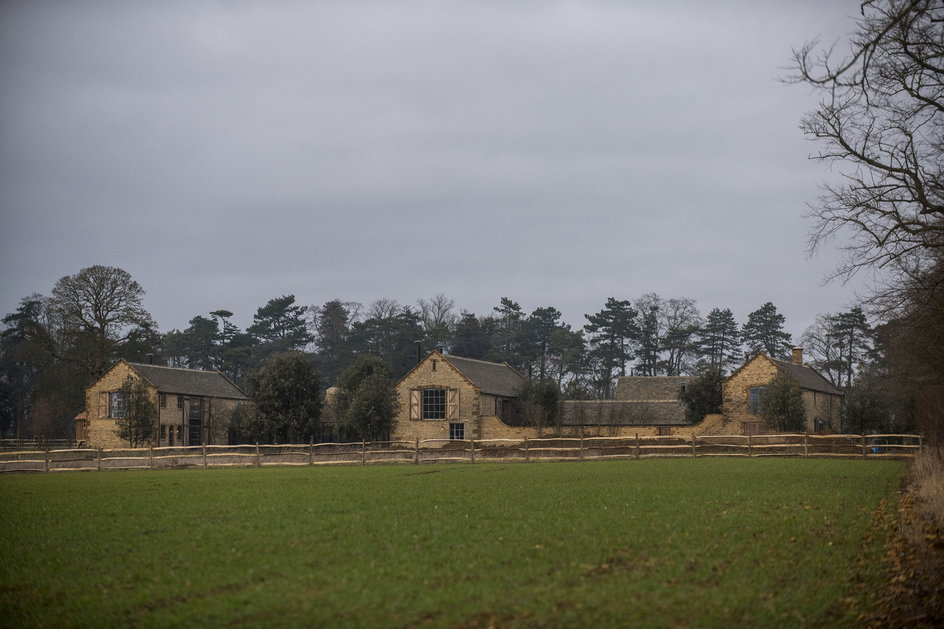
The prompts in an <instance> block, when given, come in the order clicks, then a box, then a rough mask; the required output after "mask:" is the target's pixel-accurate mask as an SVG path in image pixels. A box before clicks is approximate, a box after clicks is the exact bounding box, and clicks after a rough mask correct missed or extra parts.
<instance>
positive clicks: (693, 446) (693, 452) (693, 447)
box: [692, 433, 697, 459]
mask: <svg viewBox="0 0 944 629" xmlns="http://www.w3.org/2000/svg"><path fill="white" fill-rule="evenodd" d="M696 456H697V455H696V454H695V433H692V458H693V459H694V458H695V457H696Z"/></svg>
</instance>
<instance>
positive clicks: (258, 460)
mask: <svg viewBox="0 0 944 629" xmlns="http://www.w3.org/2000/svg"><path fill="white" fill-rule="evenodd" d="M256 467H262V455H261V454H259V442H258V441H257V442H256Z"/></svg>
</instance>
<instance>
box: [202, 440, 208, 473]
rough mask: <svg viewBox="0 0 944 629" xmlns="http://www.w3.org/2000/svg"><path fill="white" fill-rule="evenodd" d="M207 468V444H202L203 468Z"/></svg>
mask: <svg viewBox="0 0 944 629" xmlns="http://www.w3.org/2000/svg"><path fill="white" fill-rule="evenodd" d="M206 468H207V444H205V443H204V444H203V469H206Z"/></svg>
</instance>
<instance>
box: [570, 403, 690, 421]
mask: <svg viewBox="0 0 944 629" xmlns="http://www.w3.org/2000/svg"><path fill="white" fill-rule="evenodd" d="M561 423H562V424H563V425H565V426H687V425H689V422H688V420H687V419H685V407H684V406H682V405H681V404H680V403H679V401H678V399H675V400H645V401H639V400H636V401H629V400H565V401H564V402H562V403H561Z"/></svg>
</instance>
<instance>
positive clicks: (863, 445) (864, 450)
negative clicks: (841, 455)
mask: <svg viewBox="0 0 944 629" xmlns="http://www.w3.org/2000/svg"><path fill="white" fill-rule="evenodd" d="M865 441H866V440H865V435H862V458H863V459H864V458H865V457H866V456H867V455H868V451H869V449H868V448H867V447H865Z"/></svg>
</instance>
